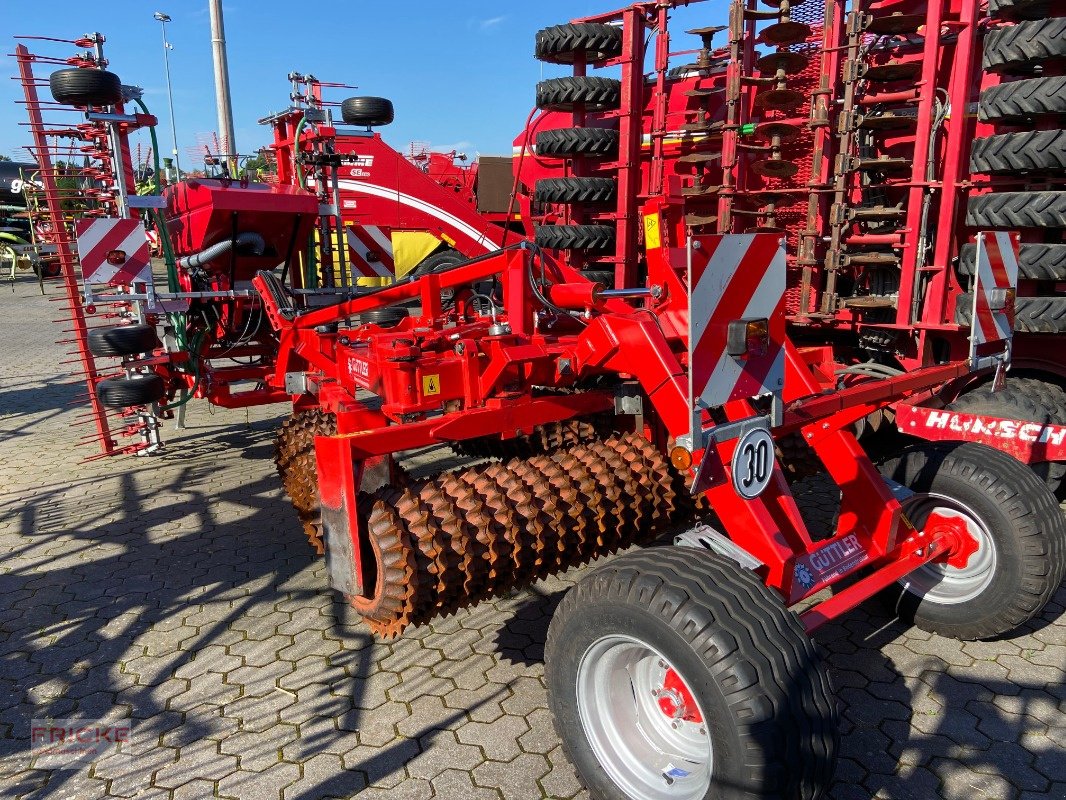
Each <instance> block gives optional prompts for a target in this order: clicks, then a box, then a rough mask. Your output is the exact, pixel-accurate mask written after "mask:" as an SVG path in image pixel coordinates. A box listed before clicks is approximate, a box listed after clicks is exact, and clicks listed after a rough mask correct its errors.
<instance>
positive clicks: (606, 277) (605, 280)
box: [581, 269, 614, 289]
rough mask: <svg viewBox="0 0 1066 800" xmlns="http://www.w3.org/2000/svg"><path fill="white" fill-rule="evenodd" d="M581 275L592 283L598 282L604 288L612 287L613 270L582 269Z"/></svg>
mask: <svg viewBox="0 0 1066 800" xmlns="http://www.w3.org/2000/svg"><path fill="white" fill-rule="evenodd" d="M581 276H582V277H583V278H585V279H586V280H590V281H592V282H593V283H598V284H600V286H603V287H604V288H605V289H613V288H614V272H613V271H612V270H609V269H583V270H581Z"/></svg>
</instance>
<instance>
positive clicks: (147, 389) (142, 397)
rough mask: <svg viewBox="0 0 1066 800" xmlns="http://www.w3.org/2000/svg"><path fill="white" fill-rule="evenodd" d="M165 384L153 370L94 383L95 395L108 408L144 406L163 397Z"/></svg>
mask: <svg viewBox="0 0 1066 800" xmlns="http://www.w3.org/2000/svg"><path fill="white" fill-rule="evenodd" d="M164 394H166V384H165V383H164V382H163V378H162V377H161V376H159V375H157V374H155V373H154V372H148V373H140V372H138V373H136V374H135V375H134V376H133V377H132V378H105V379H104V380H102V381H100V382H99V383H98V384H96V395H97V397H99V398H100V402H101V403H103V404H104V405H105V406H107V407H108V408H128V407H130V406H146V405H150V404H151V403H155V402H156V401H158V400H162V399H163V395H164Z"/></svg>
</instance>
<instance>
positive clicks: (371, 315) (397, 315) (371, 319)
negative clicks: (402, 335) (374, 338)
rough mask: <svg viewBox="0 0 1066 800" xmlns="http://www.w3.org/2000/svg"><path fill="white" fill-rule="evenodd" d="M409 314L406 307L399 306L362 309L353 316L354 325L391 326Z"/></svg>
mask: <svg viewBox="0 0 1066 800" xmlns="http://www.w3.org/2000/svg"><path fill="white" fill-rule="evenodd" d="M409 316H410V312H409V311H408V309H406V308H403V307H401V306H390V307H388V308H375V309H372V310H371V311H363V312H362V313H360V314H357V315H356V316H355V318H354V320H353V321H354V322H355V324H356V325H377V326H378V327H380V328H391V327H393V326H394V325H399V324H400V323H401V322H402V321H403V320H405V319H407V317H409Z"/></svg>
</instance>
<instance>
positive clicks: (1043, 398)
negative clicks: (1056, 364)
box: [1007, 374, 1066, 425]
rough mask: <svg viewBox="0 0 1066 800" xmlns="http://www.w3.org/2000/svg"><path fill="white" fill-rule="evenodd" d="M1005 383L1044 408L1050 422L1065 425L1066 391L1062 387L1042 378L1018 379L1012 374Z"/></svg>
mask: <svg viewBox="0 0 1066 800" xmlns="http://www.w3.org/2000/svg"><path fill="white" fill-rule="evenodd" d="M1007 383H1008V384H1010V385H1012V386H1014V387H1015V388H1016V389H1017V390H1018V391H1020V392H1024V393H1025V394H1027V395H1028V396H1029V397H1032V398H1033V399H1034V400H1035V401H1036V402H1037V403H1039V404H1040V405H1042V406H1043V407H1044V408H1046V409H1047V410H1048V413H1049V414H1050V415H1051V421H1052V422H1054V423H1056V424H1059V425H1066V389H1063V388H1062V386H1060V385H1059V384H1057V383H1052V382H1050V381H1047V380H1044V379H1043V378H1033V377H1028V376H1026V377H1019V376H1017V375H1013V374H1012V375H1011V377H1010V378H1008V379H1007Z"/></svg>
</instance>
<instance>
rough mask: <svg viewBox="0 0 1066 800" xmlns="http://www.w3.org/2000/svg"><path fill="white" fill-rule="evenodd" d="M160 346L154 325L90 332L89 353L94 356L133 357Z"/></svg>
mask: <svg viewBox="0 0 1066 800" xmlns="http://www.w3.org/2000/svg"><path fill="white" fill-rule="evenodd" d="M159 346H160V342H159V337H158V336H156V333H155V327H154V326H152V325H119V326H117V327H113V328H96V329H95V330H91V331H89V352H90V353H92V354H93V355H94V356H131V355H134V354H136V353H150V352H151V351H152V350H155V348H157V347H159Z"/></svg>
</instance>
